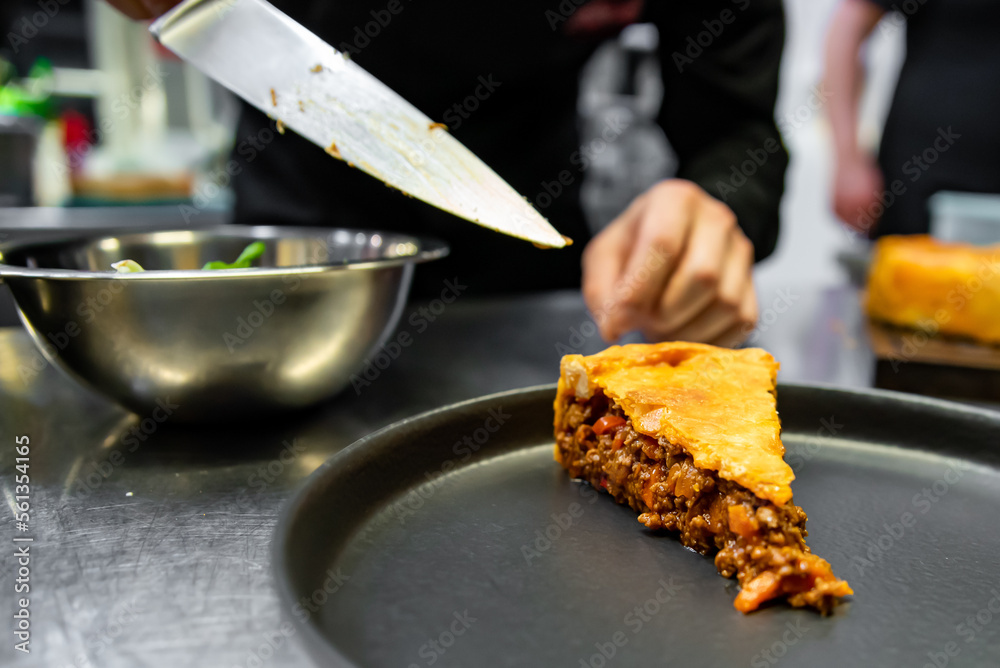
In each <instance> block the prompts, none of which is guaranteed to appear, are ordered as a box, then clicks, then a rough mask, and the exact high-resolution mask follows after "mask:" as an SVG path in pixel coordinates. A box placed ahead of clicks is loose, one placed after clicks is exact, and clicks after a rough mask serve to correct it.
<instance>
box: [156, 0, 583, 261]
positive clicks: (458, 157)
mask: <svg viewBox="0 0 1000 668" xmlns="http://www.w3.org/2000/svg"><path fill="white" fill-rule="evenodd" d="M150 31H151V32H152V33H153V35H155V36H156V38H157V39H158V40H159V41H160V42H161V43H162V44H163V45H164V46H166V47H167V48H169V49H170V50H171V51H173V52H174V53H176V54H177V55H179V56H180V57H181V58H183V59H184V60H186V61H188V62H190V63H192V64H193V65H195V66H196V67H197V68H198V69H200V70H201V71H202V72H204V73H205V74H206V75H208V76H209V77H211V78H212V79H215V80H216V81H218V82H219V83H221V84H222V85H224V86H225V87H226V88H228V89H230V90H231V91H233V92H234V93H236V94H237V95H239V96H240V97H242V98H243V99H244V100H246V101H247V102H249V103H250V104H252V105H254V106H255V107H257V108H258V109H260V110H262V111H264V112H265V113H267V114H268V115H270V116H271V117H272V118H275V119H277V120H278V121H280V122H281V124H282V125H284V126H287V127H289V128H291V129H293V130H295V131H296V132H297V133H299V134H300V135H302V136H303V137H305V138H307V139H309V140H310V141H312V142H313V143H315V144H317V145H319V146H321V147H323V148H325V149H326V151H327V152H328V153H330V154H331V155H333V156H334V157H336V158H339V159H341V160H344V161H346V162H347V163H348V164H349V165H352V166H354V167H357V168H358V169H361V170H363V171H365V172H367V173H368V174H370V175H372V176H374V177H375V178H377V179H380V180H382V181H384V182H385V183H387V184H388V185H390V186H392V187H394V188H398V189H399V190H401V191H403V192H404V193H407V194H409V195H412V196H413V197H417V198H419V199H422V200H424V201H425V202H428V203H430V204H433V205H434V206H436V207H438V208H440V209H444V210H445V211H448V212H451V213H453V214H455V215H456V216H460V217H462V218H465V219H467V220H471V221H473V222H475V223H478V224H480V225H482V226H484V227H488V228H490V229H493V230H496V231H498V232H503V233H505V234H509V235H511V236H515V237H520V238H522V239H527V240H529V241H533V242H535V243H536V244H539V245H542V246H552V247H562V246H565V245H566V240H564V238H563V237H562V236H561V235H560V234H559V233H558V232H556V230H555V229H554V228H553V227H552V226H551V225H550V224H549V223H548V221H547V220H545V218H543V217H542V216H541V215H540V214H539V213H538V212H537V211H536V210H535V209H534V208H533V207H532V206H531V205H530V204H529V203H528V202H527V200H525V199H524V198H523V197H521V196H520V195H518V194H517V192H516V191H515V190H514V189H513V188H511V187H510V186H509V185H508V184H507V183H506V182H505V181H504V180H503V179H501V178H500V177H499V176H498V175H497V174H496V172H494V171H493V170H492V169H490V168H489V167H487V166H486V165H485V164H484V163H483V162H482V161H481V160H480V159H479V158H477V157H476V156H475V154H473V153H472V152H471V151H470V150H469V149H467V148H465V146H463V145H462V144H461V143H460V142H459V141H458V140H456V139H455V138H454V137H452V136H451V135H450V134H448V131H447V129H446V128H445V127H444V126H442V125H441V124H439V123H435V122H434V121H432V120H431V119H430V118H428V117H427V116H425V115H424V114H423V113H421V112H420V111H419V110H418V109H417V108H416V107H414V106H413V105H411V104H410V103H409V102H407V101H406V100H404V99H403V98H402V97H400V96H399V95H397V94H396V93H395V92H394V91H392V90H391V89H390V88H388V87H387V86H386V85H385V84H383V83H382V82H380V81H379V80H378V79H376V78H375V77H373V76H372V75H371V74H369V73H368V72H366V71H365V70H364V69H362V68H361V67H360V66H359V65H358V64H357V63H354V62H352V61H351V60H350V58H348V57H347V55H346V54H344V53H341V52H339V51H337V50H336V49H334V48H333V47H331V46H330V45H329V44H327V43H326V42H324V41H323V40H321V39H320V38H319V37H317V36H316V35H314V34H312V33H311V32H309V31H308V30H306V29H305V28H303V27H302V26H301V25H299V24H298V23H296V22H295V21H293V20H292V19H290V18H289V17H288V16H286V15H285V14H283V13H282V12H280V11H278V10H277V9H275V8H274V7H273V6H272V5H270V4H268V3H267V2H265V1H264V0H186V1H185V2H182V3H181V4H179V5H177V6H176V7H175V8H174V9H172V10H170V11H169V12H168V13H166V14H164V15H163V16H162V17H160V18H159V19H158V20H157V21H156V22H154V23H153V25H152V26H150ZM385 39H391V38H389V37H386V38H385ZM413 57H414V58H417V57H419V54H416V53H415V54H413Z"/></svg>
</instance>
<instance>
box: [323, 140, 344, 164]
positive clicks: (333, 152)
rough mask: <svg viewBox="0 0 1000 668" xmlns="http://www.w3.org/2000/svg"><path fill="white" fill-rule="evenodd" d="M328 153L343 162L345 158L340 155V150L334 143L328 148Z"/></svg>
mask: <svg viewBox="0 0 1000 668" xmlns="http://www.w3.org/2000/svg"><path fill="white" fill-rule="evenodd" d="M326 152H327V153H329V154H330V155H332V156H333V157H335V158H336V159H337V160H343V159H344V156H342V155H341V154H340V149H339V148H337V142H335V141H332V142H330V145H329V146H327V147H326Z"/></svg>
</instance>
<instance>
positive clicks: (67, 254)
mask: <svg viewBox="0 0 1000 668" xmlns="http://www.w3.org/2000/svg"><path fill="white" fill-rule="evenodd" d="M258 240H259V241H263V242H265V244H266V247H267V250H266V252H265V253H264V255H263V257H262V258H261V259H260V260H258V261H257V262H256V263H255V264H256V265H258V266H259V268H253V269H227V270H217V271H201V270H200V267H201V266H202V265H203V264H204V263H205V262H207V261H210V260H225V261H227V262H231V261H233V260H234V259H235V258H236V256H237V255H239V253H240V251H241V250H242V249H243V248H244V247H245V246H246V245H247V244H249V243H250V242H252V241H258ZM447 252H448V249H447V247H446V246H445V245H444V244H443V243H441V242H439V241H435V240H430V239H422V238H416V237H410V236H405V235H401V234H396V233H387V232H374V231H369V230H345V229H319V228H286V227H237V226H224V227H217V228H209V229H201V230H197V231H192V230H184V231H161V232H146V233H134V234H124V235H119V236H108V237H103V238H91V239H86V240H83V241H81V240H70V241H60V242H44V243H35V244H23V245H8V246H5V247H0V280H2V282H4V283H6V284H7V286H8V287H9V288H10V290H11V292H12V293H13V295H14V299H15V300H16V302H17V306H18V310H19V312H20V317H21V320H22V321H23V322H24V324H25V326H26V327H27V328H28V330H29V331H30V332H31V335H32V337H34V339H35V342H36V343H37V344H38V346H39V347H40V348H41V350H42V351H43V353H44V355H45V357H46V358H47V359H48V360H49V361H50V362H52V363H54V364H55V365H57V366H58V367H60V368H62V369H63V370H65V371H67V372H69V374H70V375H71V376H73V377H75V378H77V379H79V380H82V381H83V382H84V383H85V384H86V385H89V386H90V387H92V388H94V389H95V390H97V391H98V392H100V393H102V394H104V395H106V396H108V397H111V398H113V399H115V400H117V401H118V402H119V403H121V404H122V405H124V406H126V407H127V408H129V409H131V410H133V411H136V412H138V413H140V414H149V415H153V414H154V412H155V417H159V416H162V415H164V413H165V412H166V411H167V410H169V411H170V413H171V419H172V420H180V421H204V420H217V419H233V418H238V417H243V416H255V415H260V414H261V413H262V412H265V411H275V410H281V409H289V408H298V407H303V406H308V405H310V404H315V403H317V402H319V401H322V400H324V399H326V398H329V397H331V396H332V395H334V394H336V393H337V392H338V391H340V390H341V389H343V388H344V387H345V386H346V385H347V384H348V382H349V380H350V377H351V374H353V373H355V372H357V371H359V370H360V369H361V367H362V365H363V364H364V361H365V359H366V358H368V357H369V356H370V355H371V354H372V353H373V352H374V351H375V350H376V349H377V348H378V347H379V346H380V345H381V344H382V343H383V342H384V341H385V340H386V338H387V337H388V336H389V335H390V334H391V333H392V330H393V329H394V327H395V325H396V322H397V321H398V319H399V316H400V313H401V311H402V309H403V306H404V305H405V303H406V297H407V293H408V291H409V287H410V281H411V278H412V275H413V267H414V264H415V263H417V262H424V261H427V260H432V259H435V258H439V257H442V256H444V255H446V254H447ZM126 258H129V259H132V260H135V261H137V262H138V263H139V264H140V265H142V266H143V267H144V268H145V269H147V271H145V272H142V273H135V274H116V273H113V272H112V271H111V263H112V262H116V261H118V260H123V259H126ZM0 363H3V361H2V360H0ZM21 371H22V372H25V373H31V372H32V370H31V369H22V370H21ZM164 406H167V407H169V408H164Z"/></svg>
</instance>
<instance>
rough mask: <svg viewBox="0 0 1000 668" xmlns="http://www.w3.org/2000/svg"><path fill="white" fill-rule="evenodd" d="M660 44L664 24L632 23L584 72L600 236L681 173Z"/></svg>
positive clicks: (588, 193)
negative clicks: (665, 112)
mask: <svg viewBox="0 0 1000 668" xmlns="http://www.w3.org/2000/svg"><path fill="white" fill-rule="evenodd" d="M658 43H659V33H658V31H657V30H656V26H654V25H652V24H649V23H637V24H633V25H630V26H628V27H626V28H625V29H624V30H623V31H622V32H621V33H620V34H619V36H618V37H617V38H615V39H612V40H609V41H608V42H606V43H605V44H604V45H602V46H601V47H600V48H599V49H598V50H597V52H596V53H595V54H594V56H593V57H592V58H591V60H590V62H588V63H587V65H586V67H585V68H584V71H583V74H582V77H581V82H580V98H579V102H578V107H577V109H578V112H579V116H580V123H581V132H580V137H581V148H582V151H583V154H584V155H585V156H586V157H587V169H586V171H585V174H584V181H583V185H582V186H581V203H582V206H583V210H584V215H585V216H586V219H587V224H588V226H589V227H590V230H591V232H592V233H593V234H596V233H597V232H599V231H600V230H602V229H603V228H604V227H605V225H607V224H608V223H609V222H611V221H612V220H613V219H614V218H615V217H616V216H617V215H618V214H619V213H621V212H622V211H623V210H624V209H625V208H626V207H627V206H628V204H629V203H630V202H631V201H632V200H633V199H634V198H635V197H636V196H638V195H640V194H641V193H643V192H645V191H646V190H647V189H648V188H649V187H650V186H652V185H653V184H654V183H656V182H657V181H659V180H661V179H664V178H668V177H670V176H672V175H673V174H674V173H675V172H676V170H677V158H676V156H675V155H674V152H673V149H672V148H671V147H670V143H669V142H668V141H667V137H666V135H665V134H664V132H663V130H662V129H661V128H660V126H659V125H658V124H657V122H656V116H657V114H658V113H659V110H660V105H661V104H662V102H663V81H662V79H661V76H660V66H659V62H658V61H657V58H656V50H657V47H658Z"/></svg>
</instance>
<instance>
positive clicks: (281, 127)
mask: <svg viewBox="0 0 1000 668" xmlns="http://www.w3.org/2000/svg"><path fill="white" fill-rule="evenodd" d="M274 129H275V130H277V131H278V134H279V135H283V134H285V124H284V123H282V122H281V119H280V118H278V119H276V120H275V121H274Z"/></svg>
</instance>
